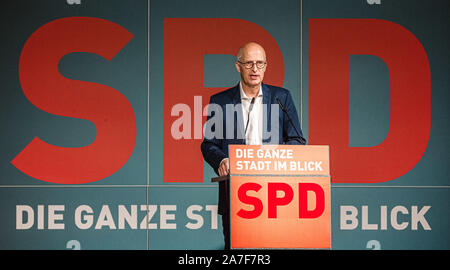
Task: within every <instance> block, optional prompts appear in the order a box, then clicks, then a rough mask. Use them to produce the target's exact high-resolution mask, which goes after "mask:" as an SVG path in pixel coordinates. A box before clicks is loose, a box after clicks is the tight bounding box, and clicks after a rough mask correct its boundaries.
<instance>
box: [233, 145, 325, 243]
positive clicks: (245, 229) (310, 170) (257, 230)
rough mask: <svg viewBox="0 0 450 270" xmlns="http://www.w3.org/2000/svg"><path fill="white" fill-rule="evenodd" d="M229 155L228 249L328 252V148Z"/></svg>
mask: <svg viewBox="0 0 450 270" xmlns="http://www.w3.org/2000/svg"><path fill="white" fill-rule="evenodd" d="M229 153H230V220H231V221H230V222H231V224H230V227H231V248H331V219H330V166H329V159H328V157H329V149H328V146H300V145H295V146H291V145H262V146H255V145H230V149H229Z"/></svg>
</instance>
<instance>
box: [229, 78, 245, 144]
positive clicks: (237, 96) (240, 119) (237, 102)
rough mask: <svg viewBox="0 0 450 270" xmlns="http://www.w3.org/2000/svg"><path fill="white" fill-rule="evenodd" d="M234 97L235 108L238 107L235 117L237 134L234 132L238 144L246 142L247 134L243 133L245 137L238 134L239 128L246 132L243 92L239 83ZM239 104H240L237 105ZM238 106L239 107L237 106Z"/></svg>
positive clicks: (234, 90) (233, 92)
mask: <svg viewBox="0 0 450 270" xmlns="http://www.w3.org/2000/svg"><path fill="white" fill-rule="evenodd" d="M232 99H233V105H234V108H235V109H236V111H237V113H236V116H235V118H234V130H235V132H236V133H235V134H234V136H235V137H234V138H235V140H236V144H245V134H244V135H243V139H240V136H238V129H240V130H241V131H242V133H244V118H243V116H242V105H241V103H242V102H241V92H240V89H239V84H237V85H236V87H234V89H233V91H232ZM237 105H239V106H237ZM236 106H237V107H236ZM238 124H241V125H240V126H239V127H238V126H237V125H238Z"/></svg>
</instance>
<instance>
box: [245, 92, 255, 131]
mask: <svg viewBox="0 0 450 270" xmlns="http://www.w3.org/2000/svg"><path fill="white" fill-rule="evenodd" d="M254 104H255V98H252V101H251V102H250V107H248V115H247V124H246V125H245V131H244V134H247V128H248V123H249V122H250V112H251V111H252V109H253V105H254Z"/></svg>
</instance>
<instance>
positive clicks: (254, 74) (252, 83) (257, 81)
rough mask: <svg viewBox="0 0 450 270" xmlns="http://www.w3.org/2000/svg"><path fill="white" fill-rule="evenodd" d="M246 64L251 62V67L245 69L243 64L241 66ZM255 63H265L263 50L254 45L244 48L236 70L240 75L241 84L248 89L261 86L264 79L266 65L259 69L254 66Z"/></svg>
mask: <svg viewBox="0 0 450 270" xmlns="http://www.w3.org/2000/svg"><path fill="white" fill-rule="evenodd" d="M248 62H253V66H252V67H251V68H247V67H245V64H243V63H248ZM257 62H259V63H265V62H266V55H265V52H264V49H263V48H261V47H260V46H256V45H254V46H248V47H247V48H244V50H243V52H242V56H241V58H240V60H239V61H238V62H236V69H237V70H238V72H239V73H240V74H241V81H242V83H243V84H245V85H247V86H249V87H257V86H259V85H261V83H262V81H263V78H264V72H265V71H266V65H264V67H263V68H261V69H260V68H258V67H257V65H256V63H257Z"/></svg>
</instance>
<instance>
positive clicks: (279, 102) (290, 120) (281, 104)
mask: <svg viewBox="0 0 450 270" xmlns="http://www.w3.org/2000/svg"><path fill="white" fill-rule="evenodd" d="M276 99H277V102H278V105H280V108H281V110H282V111H283V112H284V113H285V114H286V115H287V117H288V120H289V123H290V124H291V126H292V127H293V128H294V130H295V133H297V136H298V140H299V142H300V143H303V144H304V143H306V141H305V139H303V137H302V136H300V132H298V130H297V128H296V127H295V125H294V123H293V122H292V119H291V117H290V116H289V114H288V112H287V111H286V107H284V105H283V103H282V102H281V100H280V99H279V98H276ZM288 138H289V137H288Z"/></svg>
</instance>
